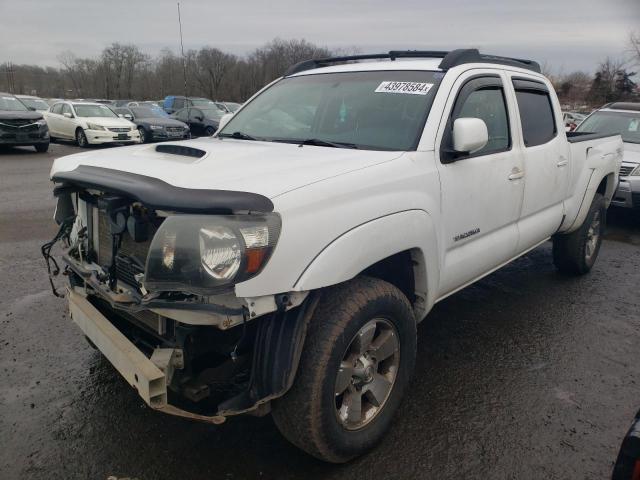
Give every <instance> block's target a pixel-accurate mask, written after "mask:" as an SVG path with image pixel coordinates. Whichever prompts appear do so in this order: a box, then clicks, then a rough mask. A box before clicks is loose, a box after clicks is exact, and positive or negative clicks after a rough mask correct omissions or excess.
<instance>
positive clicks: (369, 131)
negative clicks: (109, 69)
mask: <svg viewBox="0 0 640 480" xmlns="http://www.w3.org/2000/svg"><path fill="white" fill-rule="evenodd" d="M220 126H221V128H220V130H219V131H218V133H217V134H216V136H215V137H213V138H206V139H200V140H192V141H191V140H189V141H179V142H170V143H165V144H161V145H139V146H133V147H127V148H122V149H117V150H106V151H100V152H83V153H79V154H76V155H71V156H67V157H63V158H59V159H57V160H56V161H55V163H54V165H53V167H52V170H51V179H52V181H53V182H54V183H55V186H54V194H55V195H56V196H57V208H56V212H55V219H56V221H57V222H58V223H59V225H60V227H59V232H58V234H57V235H56V237H55V238H54V239H53V240H52V241H51V242H49V243H47V244H46V245H44V246H43V254H44V256H45V258H46V259H47V262H48V264H49V266H50V274H51V277H53V274H54V273H55V272H56V271H59V270H61V269H64V273H65V274H66V275H67V277H68V281H69V284H68V287H67V297H68V302H69V308H70V314H71V318H72V319H73V321H74V322H75V323H76V324H77V325H78V327H79V328H80V329H81V330H82V332H83V333H84V334H85V335H86V337H87V338H88V340H90V343H91V344H92V345H93V346H95V348H97V349H99V350H100V351H101V352H102V353H103V354H104V356H105V357H106V358H107V359H108V360H109V361H110V362H111V363H112V364H113V366H114V367H115V368H116V369H117V370H118V371H119V372H120V373H121V374H122V376H123V377H124V379H125V380H126V381H127V382H128V383H129V384H130V385H131V386H133V387H134V388H135V389H136V390H137V392H138V394H139V395H140V396H141V397H142V399H144V401H145V402H146V403H147V404H148V405H149V406H150V407H151V408H153V409H156V410H159V411H162V412H166V413H169V414H174V415H179V416H183V417H187V418H190V419H194V420H200V421H204V422H210V423H214V424H215V423H220V422H223V421H224V420H225V419H226V418H228V417H231V416H234V415H239V414H253V415H266V414H271V415H272V416H273V418H274V420H275V423H276V425H277V426H278V428H279V429H280V431H281V432H282V433H283V434H284V436H285V437H286V438H287V439H289V440H290V441H291V442H292V443H293V444H295V445H297V446H298V447H299V448H301V449H303V450H305V451H306V452H308V453H310V454H312V455H314V456H316V457H318V458H320V459H323V460H325V461H329V462H345V461H348V460H349V459H352V458H354V457H355V456H357V455H360V454H362V453H363V452H365V451H367V450H368V449H370V448H371V447H372V446H373V445H374V444H375V443H376V442H379V441H380V440H381V439H382V438H383V437H384V435H385V432H386V431H387V429H388V427H389V426H390V424H391V422H392V418H393V416H394V414H395V412H396V411H397V410H398V406H399V404H400V400H401V398H402V396H403V393H404V392H405V390H407V387H408V384H409V381H410V379H411V376H412V372H413V369H414V365H415V361H416V341H417V336H416V326H417V324H418V323H419V322H421V321H422V320H423V319H424V318H425V317H426V316H427V314H428V313H429V311H430V310H431V308H432V307H433V306H434V304H435V303H437V302H439V301H441V300H442V299H444V298H446V297H448V296H449V295H452V294H453V293H455V292H457V291H458V290H460V289H462V288H464V287H465V286H467V285H469V284H471V283H473V282H475V281H477V280H478V279H480V278H482V277H484V276H485V275H488V274H489V273H491V272H493V271H494V270H496V269H498V268H500V267H501V266H503V265H505V264H507V263H508V262H510V261H512V260H514V259H516V258H518V257H519V256H521V255H523V254H525V253H526V252H528V251H529V250H531V249H533V248H536V247H537V246H539V245H541V244H542V243H544V242H546V241H548V240H550V239H551V240H552V242H553V261H554V263H555V265H556V266H557V268H558V269H559V270H560V271H561V272H565V273H567V274H576V275H580V274H586V273H587V272H589V270H590V269H591V268H592V267H593V265H594V262H595V261H596V258H597V256H598V252H599V249H600V247H601V244H602V235H603V229H604V225H605V216H606V210H607V207H608V205H609V203H610V202H611V199H612V195H613V192H614V191H615V189H616V186H617V183H618V172H619V168H620V163H621V156H622V141H621V139H620V136H619V135H607V134H597V133H588V132H586V133H585V132H580V133H566V132H565V129H564V127H563V122H562V112H561V110H560V105H559V103H558V99H557V97H556V94H555V93H554V90H553V87H552V85H551V83H550V82H549V80H547V79H546V78H545V77H544V76H543V75H542V74H541V73H540V67H539V65H538V64H537V63H536V62H533V61H530V60H522V59H513V58H505V57H497V56H492V55H485V54H482V53H479V52H478V51H477V50H475V49H465V50H454V51H451V52H432V51H402V52H400V51H392V52H389V53H384V54H374V55H358V56H349V57H336V58H325V59H317V60H309V61H305V62H302V63H300V64H297V65H294V66H293V67H291V68H290V69H289V70H288V71H287V72H286V74H285V75H284V76H283V77H282V78H279V79H277V80H276V81H274V82H273V83H271V84H269V85H267V86H266V87H265V88H263V89H262V90H261V91H260V92H258V93H257V94H256V95H254V96H253V97H252V98H251V99H250V100H249V101H248V102H246V103H245V104H244V105H243V106H242V107H241V108H240V109H239V110H238V111H237V112H236V113H235V114H234V115H233V116H232V117H231V118H229V117H228V116H227V117H225V118H224V119H223V120H222V121H221V125H220ZM58 241H61V242H62V245H63V247H64V249H63V251H62V253H61V258H62V263H60V261H59V260H56V257H54V256H53V254H52V248H53V246H54V244H55V243H56V242H58ZM57 265H60V266H61V268H58V267H57ZM54 285H55V284H54V282H53V281H52V286H54ZM54 292H56V293H58V292H57V291H56V289H55V287H54ZM59 295H62V293H59Z"/></svg>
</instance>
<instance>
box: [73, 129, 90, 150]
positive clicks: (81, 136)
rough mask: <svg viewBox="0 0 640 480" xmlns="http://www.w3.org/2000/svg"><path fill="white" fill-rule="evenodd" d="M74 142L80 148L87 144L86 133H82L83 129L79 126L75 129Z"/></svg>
mask: <svg viewBox="0 0 640 480" xmlns="http://www.w3.org/2000/svg"><path fill="white" fill-rule="evenodd" d="M76 143H77V144H78V146H79V147H80V148H87V147H88V146H89V141H88V140H87V135H86V134H85V133H84V130H82V129H81V128H79V129H78V130H77V131H76Z"/></svg>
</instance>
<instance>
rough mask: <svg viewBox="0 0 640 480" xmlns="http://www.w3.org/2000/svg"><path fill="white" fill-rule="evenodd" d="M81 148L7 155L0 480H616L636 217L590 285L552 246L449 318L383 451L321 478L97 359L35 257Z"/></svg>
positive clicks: (637, 392)
mask: <svg viewBox="0 0 640 480" xmlns="http://www.w3.org/2000/svg"><path fill="white" fill-rule="evenodd" d="M77 151H78V149H77V148H76V147H73V146H69V145H52V146H51V149H50V151H49V153H48V154H36V153H34V152H33V150H32V149H30V148H20V149H10V150H3V151H0V284H1V286H2V288H1V289H0V327H1V328H0V375H1V376H2V377H1V380H2V388H1V389H0V412H1V415H0V445H2V448H1V449H0V479H3V480H13V479H48V480H50V479H100V480H104V479H106V478H107V477H108V476H110V475H114V476H116V477H136V478H139V479H140V480H160V479H171V480H178V479H245V478H247V479H294V478H303V477H304V478H305V479H306V480H311V479H319V478H323V479H340V480H347V479H362V478H377V479H381V478H402V479H413V478H420V479H429V478H433V479H461V478H465V479H476V478H477V479H502V478H505V479H506V478H518V479H528V478H532V479H534V478H535V479H541V478H545V479H569V478H570V479H582V478H589V479H592V478H593V479H595V478H607V477H609V476H610V472H611V468H612V466H613V461H614V459H615V456H616V454H617V449H618V447H619V444H620V441H621V439H622V436H623V434H624V432H625V431H626V429H627V428H628V425H629V423H630V422H631V419H632V417H633V414H634V413H635V412H636V410H637V409H638V408H640V388H639V387H640V362H639V357H638V355H639V349H638V345H640V295H639V293H640V291H639V288H638V286H639V285H640V217H638V218H634V217H633V216H632V215H630V214H628V212H621V211H612V212H610V227H609V233H608V235H607V240H606V241H605V243H604V245H603V248H602V250H601V254H600V259H599V261H598V263H597V264H596V266H595V268H594V270H593V272H592V273H591V274H590V275H588V276H586V277H583V278H569V277H564V276H561V275H559V274H557V273H556V271H555V270H554V268H553V265H552V264H551V257H550V245H549V244H547V245H545V246H543V247H541V248H539V249H537V250H536V251H534V252H532V253H531V254H529V255H527V256H525V257H523V258H521V259H520V260H518V261H517V262H515V263H514V264H512V265H510V266H508V267H506V268H504V269H502V270H501V271H499V272H497V273H494V274H493V275H491V276H489V277H487V278H486V279H484V280H482V281H481V282H479V283H477V284H476V285H474V286H472V287H471V288H468V289H467V290H465V291H463V292H461V293H459V294H457V295H454V296H453V297H450V298H449V299H447V300H445V301H444V302H442V303H440V304H438V305H437V307H436V308H435V310H434V311H433V312H432V314H431V315H430V316H429V317H428V319H427V320H426V321H425V322H424V323H423V324H422V325H421V326H420V328H419V352H418V353H419V355H418V362H417V367H416V375H415V378H414V381H413V384H412V388H410V389H409V391H408V395H407V398H406V400H405V401H404V403H403V405H402V407H401V409H400V412H399V414H398V416H397V419H396V422H395V425H394V427H393V428H392V430H391V432H390V433H389V435H388V438H387V439H386V441H384V442H383V443H382V444H381V445H380V446H379V447H378V448H377V449H376V450H374V451H373V452H372V453H371V454H369V455H367V456H365V457H362V458H360V459H358V460H356V461H354V462H352V463H350V464H347V465H342V466H334V465H325V464H322V463H320V462H318V461H316V460H314V459H312V458H310V457H308V456H306V455H305V454H304V453H301V452H300V451H298V450H297V449H295V448H294V447H292V446H290V445H289V444H288V443H287V442H286V441H285V440H284V439H283V438H282V437H280V435H279V434H278V432H277V430H276V428H275V426H274V425H273V422H272V421H271V419H270V418H269V417H267V418H252V417H246V418H236V419H232V420H231V421H228V422H227V423H225V424H224V425H222V426H220V427H214V426H209V425H203V424H198V423H192V422H189V421H186V420H181V419H177V418H172V417H169V416H165V415H163V414H160V413H156V412H153V411H151V410H150V409H148V408H146V407H145V405H144V403H143V402H142V400H140V399H139V398H138V396H137V395H136V394H135V392H134V391H133V390H132V389H131V388H130V387H129V386H128V385H127V384H126V383H125V382H124V381H123V380H121V379H120V377H119V376H118V374H117V373H116V372H115V371H114V370H113V369H112V367H111V366H110V365H109V363H108V362H107V361H106V360H104V359H102V358H101V356H100V354H99V353H97V352H95V351H94V350H92V349H91V348H90V347H89V346H88V345H87V343H86V342H85V340H84V338H83V337H82V335H81V334H80V332H79V330H78V329H77V328H76V327H75V326H74V325H73V324H72V323H71V322H70V321H69V319H68V318H67V316H66V307H65V302H64V300H60V299H57V298H55V297H53V295H52V294H51V292H50V290H49V286H48V282H47V277H46V271H45V267H44V262H43V260H42V258H41V257H40V252H39V247H40V245H41V244H42V243H44V242H45V241H47V240H49V239H50V237H52V236H53V234H54V233H55V227H54V225H53V222H52V220H51V216H52V212H53V205H54V204H53V199H52V195H51V185H50V183H49V181H48V172H49V169H50V167H51V163H52V161H53V159H54V158H56V157H59V156H62V155H67V154H70V153H74V152H77ZM125 152H126V150H125V149H124V147H123V150H122V153H123V154H125Z"/></svg>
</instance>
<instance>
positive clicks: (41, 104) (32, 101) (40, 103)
mask: <svg viewBox="0 0 640 480" xmlns="http://www.w3.org/2000/svg"><path fill="white" fill-rule="evenodd" d="M20 101H21V102H22V103H24V104H25V105H26V106H27V107H31V108H35V109H36V110H48V109H49V104H48V103H47V102H45V101H44V100H40V99H39V98H21V99H20Z"/></svg>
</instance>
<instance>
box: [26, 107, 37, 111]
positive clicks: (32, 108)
mask: <svg viewBox="0 0 640 480" xmlns="http://www.w3.org/2000/svg"><path fill="white" fill-rule="evenodd" d="M27 108H28V109H29V110H31V111H32V112H35V111H36V108H35V107H27Z"/></svg>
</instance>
